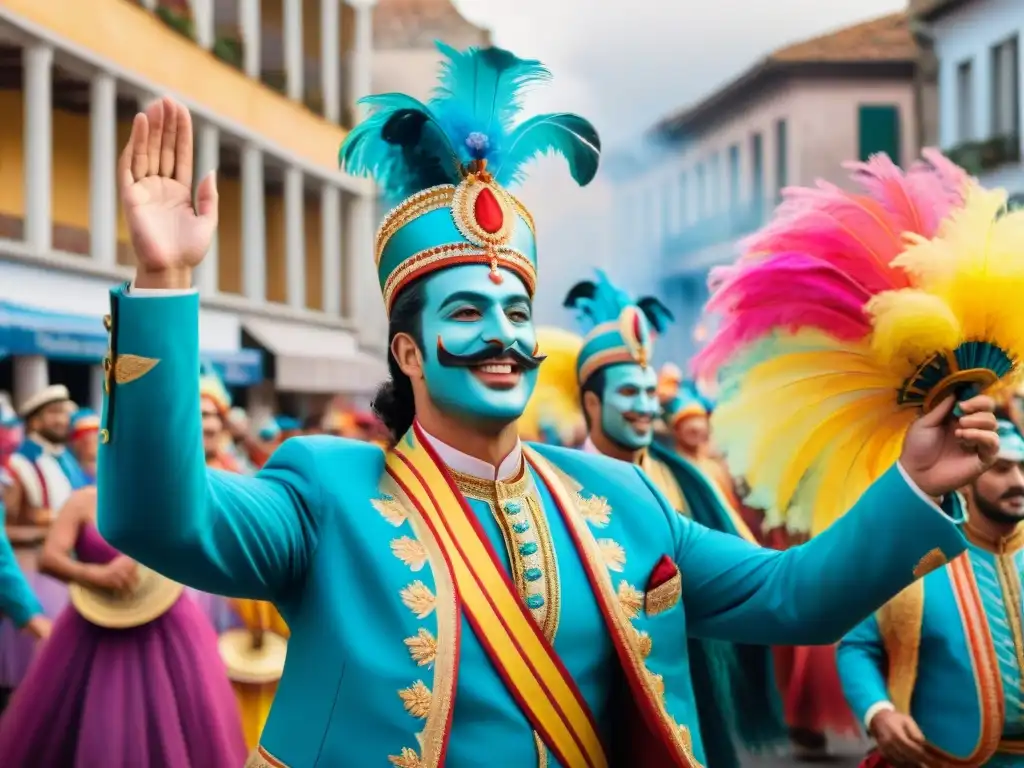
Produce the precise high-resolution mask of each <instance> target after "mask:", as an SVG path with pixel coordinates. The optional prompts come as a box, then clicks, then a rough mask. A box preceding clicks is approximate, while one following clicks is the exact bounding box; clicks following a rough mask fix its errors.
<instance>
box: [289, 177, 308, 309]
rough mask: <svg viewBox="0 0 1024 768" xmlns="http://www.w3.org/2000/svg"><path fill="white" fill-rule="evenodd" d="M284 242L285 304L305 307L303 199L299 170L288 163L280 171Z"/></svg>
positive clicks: (304, 204) (304, 201)
mask: <svg viewBox="0 0 1024 768" xmlns="http://www.w3.org/2000/svg"><path fill="white" fill-rule="evenodd" d="M284 242H285V272H286V279H287V283H288V304H289V305H290V306H293V307H295V308H297V309H303V308H305V306H306V200H305V194H304V189H303V181H302V171H300V170H299V169H298V168H296V167H294V166H291V165H290V166H288V167H287V168H286V169H285V172H284Z"/></svg>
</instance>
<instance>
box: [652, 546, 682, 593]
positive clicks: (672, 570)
mask: <svg viewBox="0 0 1024 768" xmlns="http://www.w3.org/2000/svg"><path fill="white" fill-rule="evenodd" d="M677 573H679V569H678V568H677V567H676V564H675V563H674V562H673V561H672V558H670V557H669V556H668V555H662V556H661V560H659V561H658V564H657V565H655V566H654V570H652V571H651V575H650V576H649V577H648V578H647V591H648V592H650V591H651V590H652V589H655V588H657V587H660V586H661V585H662V584H664V583H665V582H666V581H668V580H669V579H671V578H672V577H673V576H675V575H676V574H677Z"/></svg>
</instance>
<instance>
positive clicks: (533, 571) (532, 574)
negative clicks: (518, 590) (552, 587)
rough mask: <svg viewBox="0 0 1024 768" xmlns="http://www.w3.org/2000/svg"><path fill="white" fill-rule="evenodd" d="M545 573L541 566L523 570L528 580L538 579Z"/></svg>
mask: <svg viewBox="0 0 1024 768" xmlns="http://www.w3.org/2000/svg"><path fill="white" fill-rule="evenodd" d="M543 575H544V573H543V572H542V571H541V569H540V568H527V569H526V570H525V571H523V576H524V577H525V578H526V580H527V581H537V580H538V579H539V578H540V577H541V576H543Z"/></svg>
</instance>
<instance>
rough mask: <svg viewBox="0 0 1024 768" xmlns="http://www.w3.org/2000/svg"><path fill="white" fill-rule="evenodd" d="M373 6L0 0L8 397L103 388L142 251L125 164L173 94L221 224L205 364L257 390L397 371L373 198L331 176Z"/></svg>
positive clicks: (265, 393) (1, 230) (324, 391)
mask: <svg viewBox="0 0 1024 768" xmlns="http://www.w3.org/2000/svg"><path fill="white" fill-rule="evenodd" d="M373 5H374V0H141V1H140V2H135V1H134V0H48V1H47V2H38V0H5V2H4V3H3V4H0V114H2V115H3V116H4V119H3V120H2V121H0V390H4V389H11V390H13V393H14V399H15V401H16V402H18V401H20V400H22V399H24V398H25V397H27V396H28V395H29V394H30V393H31V392H32V391H34V390H35V389H38V388H39V387H41V386H43V385H45V384H46V383H47V382H48V381H60V382H61V383H66V384H68V385H69V387H70V388H71V389H72V392H73V394H74V396H75V398H76V399H77V400H78V401H79V402H82V403H92V404H96V403H97V402H98V401H99V399H100V396H101V382H102V372H101V370H100V367H99V362H100V359H101V357H102V355H103V354H104V353H105V349H104V347H105V345H106V341H105V332H104V331H103V327H102V323H101V318H102V316H103V314H105V313H106V311H107V304H108V301H107V291H108V289H109V287H110V286H111V285H113V284H116V283H117V282H119V281H123V280H125V279H128V278H130V276H131V274H132V265H133V258H134V257H133V255H132V253H131V247H130V244H129V242H128V236H127V231H126V228H125V225H124V222H123V219H122V216H121V214H120V211H119V203H118V196H117V190H116V180H115V167H116V162H117V156H118V153H119V151H120V147H121V146H122V144H123V143H124V142H125V141H126V140H127V136H128V133H129V132H130V127H131V119H132V116H133V114H134V113H135V112H136V111H137V110H138V109H139V107H140V105H141V106H144V105H145V104H147V103H149V102H150V101H151V100H152V99H154V98H156V97H158V96H162V95H164V94H169V95H173V96H174V97H176V98H178V99H180V100H181V101H182V102H184V103H185V104H186V105H187V106H188V107H189V108H190V109H191V110H192V113H193V115H194V117H195V123H196V125H195V131H196V135H195V140H196V171H197V173H196V179H197V182H198V180H199V179H200V178H202V176H204V175H205V174H206V173H207V172H209V171H212V170H216V171H217V173H218V187H219V190H220V228H219V231H218V236H217V240H216V243H215V244H214V247H213V248H212V249H211V252H210V254H209V255H208V257H207V259H206V260H205V261H204V263H203V265H202V267H201V269H200V271H199V274H198V275H197V283H198V286H199V288H200V291H201V297H202V317H201V340H202V347H203V354H204V357H205V358H206V361H207V363H208V364H209V365H211V366H212V367H213V368H214V369H216V370H218V371H219V372H220V373H221V375H222V376H223V377H224V378H225V380H226V381H227V383H228V384H229V385H232V386H234V387H237V388H238V389H237V392H238V394H239V396H240V399H241V401H242V402H243V403H245V404H247V405H249V406H250V408H252V409H254V410H257V411H262V410H267V409H270V408H272V407H274V406H275V405H276V403H275V402H274V400H275V399H278V398H281V399H285V400H287V399H288V398H290V397H295V398H297V399H299V400H301V403H300V404H299V405H298V406H294V404H293V407H292V408H290V409H289V410H292V411H295V410H299V411H302V410H304V409H305V408H306V407H309V403H308V401H309V399H310V396H324V397H326V396H328V395H332V394H335V393H337V392H353V393H359V392H364V391H369V389H371V388H372V387H373V386H374V385H375V384H376V383H377V382H378V381H379V380H380V379H381V378H383V377H384V376H385V375H386V373H385V370H386V369H385V367H384V365H383V355H382V353H381V351H380V350H381V349H382V348H383V345H384V339H385V334H386V322H385V320H384V317H383V311H382V307H381V303H380V299H379V291H378V289H377V285H376V276H375V275H374V268H373V261H372V253H373V250H372V238H373V231H374V226H375V222H374V216H375V206H374V199H375V191H374V187H373V185H372V184H371V183H370V182H368V181H366V180H363V179H354V178H352V177H349V176H347V175H345V174H343V173H341V172H339V170H338V169H337V153H338V147H339V145H340V144H341V142H342V140H343V139H344V137H345V133H346V126H348V125H351V121H352V120H353V119H354V117H355V116H356V115H357V110H356V106H355V101H356V100H357V99H358V98H359V97H361V96H362V95H364V94H366V93H368V92H369V90H370V87H371V77H372V52H373V17H372V14H373Z"/></svg>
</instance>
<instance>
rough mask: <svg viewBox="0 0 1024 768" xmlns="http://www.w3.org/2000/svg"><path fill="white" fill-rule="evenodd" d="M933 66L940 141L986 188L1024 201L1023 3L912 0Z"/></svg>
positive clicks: (1017, 200)
mask: <svg viewBox="0 0 1024 768" xmlns="http://www.w3.org/2000/svg"><path fill="white" fill-rule="evenodd" d="M911 10H912V12H914V13H915V14H916V15H915V20H916V28H917V29H918V30H919V34H921V35H922V36H926V37H927V38H928V39H929V40H930V41H931V45H932V48H933V50H934V54H935V59H936V62H937V66H938V140H939V146H940V147H941V148H942V149H943V150H945V152H946V153H947V154H948V155H949V157H950V158H951V159H953V160H954V161H956V162H957V163H959V164H960V165H962V166H963V167H964V168H966V169H967V170H968V171H970V172H971V173H972V174H974V175H976V176H978V178H979V179H980V181H981V182H982V183H983V184H985V185H986V186H992V187H1003V188H1005V189H1006V190H1007V191H1008V192H1009V193H1010V194H1011V196H1012V199H1013V200H1014V202H1016V203H1018V204H1019V203H1020V202H1024V165H1022V163H1021V117H1022V116H1021V95H1020V93H1021V78H1022V71H1021V58H1020V40H1021V35H1024V3H1020V2H1016V1H1015V0H957V1H956V2H953V1H952V0H930V1H929V2H924V1H923V0H917V2H915V3H913V4H912V6H911Z"/></svg>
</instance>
